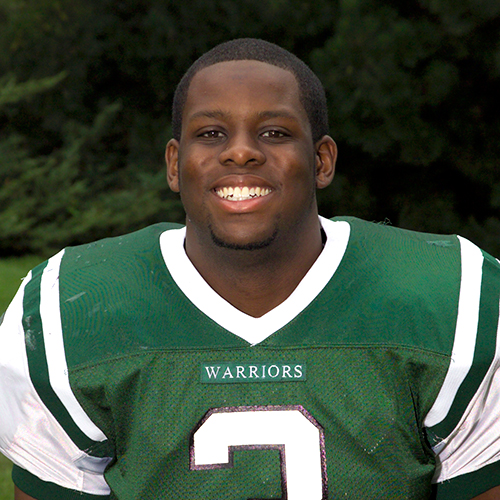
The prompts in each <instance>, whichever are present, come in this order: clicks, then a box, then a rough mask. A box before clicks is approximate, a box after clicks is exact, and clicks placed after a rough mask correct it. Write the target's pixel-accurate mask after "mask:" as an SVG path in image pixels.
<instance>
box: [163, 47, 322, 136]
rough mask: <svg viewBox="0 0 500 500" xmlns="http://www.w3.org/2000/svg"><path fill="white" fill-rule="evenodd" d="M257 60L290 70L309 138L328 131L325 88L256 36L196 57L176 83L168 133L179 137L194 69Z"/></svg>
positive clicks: (288, 56) (292, 57)
mask: <svg viewBox="0 0 500 500" xmlns="http://www.w3.org/2000/svg"><path fill="white" fill-rule="evenodd" d="M242 60H249V61H260V62H264V63H267V64H272V65H273V66H277V67H278V68H282V69H286V70H288V71H290V72H291V73H292V74H293V75H294V76H295V79H296V80H297V84H298V86H299V98H300V102H301V103H302V105H303V106H304V109H305V111H306V113H307V117H308V118H309V123H310V125H311V131H312V136H313V141H314V142H316V141H318V140H319V139H321V137H323V136H324V135H326V134H328V109H327V105H326V96H325V89H324V88H323V85H322V84H321V82H320V80H319V78H318V77H317V76H316V75H315V74H314V73H313V71H312V70H311V68H309V66H307V64H305V63H304V62H303V61H301V60H300V59H299V58H298V57H297V56H295V55H293V54H292V53H291V52H288V50H285V49H283V48H282V47H280V46H278V45H276V44H274V43H270V42H267V41H265V40H259V39H257V38H238V39H236V40H231V41H229V42H224V43H221V44H220V45H217V46H216V47H214V48H213V49H211V50H209V51H208V52H206V53H205V54H203V55H202V56H201V57H200V58H198V59H197V60H196V61H195V62H194V63H193V64H192V65H191V67H190V68H189V69H188V70H187V71H186V73H185V74H184V76H183V77H182V79H181V81H180V82H179V84H178V85H177V88H176V90H175V94H174V102H173V106H172V134H173V136H174V139H177V140H180V137H181V129H182V113H183V111H184V106H185V104H186V99H187V94H188V90H189V85H190V84H191V80H192V79H193V77H194V76H195V75H196V73H198V71H200V70H202V69H204V68H206V67H208V66H212V65H213V64H217V63H220V62H226V61H242Z"/></svg>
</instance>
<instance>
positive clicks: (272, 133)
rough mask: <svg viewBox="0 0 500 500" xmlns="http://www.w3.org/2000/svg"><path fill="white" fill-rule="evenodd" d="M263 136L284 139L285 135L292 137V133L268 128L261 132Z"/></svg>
mask: <svg viewBox="0 0 500 500" xmlns="http://www.w3.org/2000/svg"><path fill="white" fill-rule="evenodd" d="M261 136H262V137H264V138H266V139H284V138H285V137H290V134H287V133H286V132H283V131H282V130H276V129H272V130H266V131H265V132H263V133H262V134H261Z"/></svg>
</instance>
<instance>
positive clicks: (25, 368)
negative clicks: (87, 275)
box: [0, 253, 111, 500]
mask: <svg viewBox="0 0 500 500" xmlns="http://www.w3.org/2000/svg"><path fill="white" fill-rule="evenodd" d="M61 258H62V253H61V254H58V255H56V256H55V257H53V258H52V259H50V260H49V261H48V262H46V263H44V264H41V265H40V266H38V267H37V268H35V269H34V270H33V271H32V272H30V273H29V274H28V276H27V277H26V278H25V279H24V281H23V283H22V285H21V288H20V289H19V291H18V293H17V294H16V296H15V298H14V299H13V301H12V303H11V305H10V306H9V308H8V309H7V312H6V313H5V316H4V318H3V322H2V323H1V325H0V451H1V452H2V453H3V454H4V455H5V456H6V457H7V458H9V459H10V460H11V461H12V462H13V463H14V469H13V479H14V483H15V484H16V485H17V486H18V487H19V488H20V489H21V490H22V491H24V492H25V493H27V494H29V495H30V496H32V497H34V498H36V499H39V500H49V499H50V500H53V499H54V498H59V499H61V500H73V499H75V500H76V499H78V500H81V499H87V498H88V499H100V500H103V499H107V498H109V494H110V489H109V487H108V485H107V483H106V481H105V479H104V475H103V474H104V470H105V468H106V466H107V465H108V464H109V462H110V461H111V457H110V456H109V452H108V453H104V450H106V451H108V450H107V446H106V444H107V440H106V436H104V434H103V433H102V432H101V431H100V430H99V429H98V428H97V427H96V426H95V425H94V424H93V423H92V422H91V421H90V419H89V417H88V416H87V415H86V414H85V413H84V410H83V409H82V407H81V406H80V405H79V403H78V401H77V400H76V398H75V396H74V394H73V393H72V391H71V388H70V383H69V377H68V370H67V365H66V362H65V356H64V345H63V341H62V338H63V337H62V331H61V327H60V313H59V286H58V285H59V265H60V261H61Z"/></svg>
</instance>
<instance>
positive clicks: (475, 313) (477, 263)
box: [424, 236, 484, 427]
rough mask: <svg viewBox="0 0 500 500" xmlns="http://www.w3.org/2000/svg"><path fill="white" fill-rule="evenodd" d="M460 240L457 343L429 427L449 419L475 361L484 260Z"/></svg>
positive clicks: (475, 249)
mask: <svg viewBox="0 0 500 500" xmlns="http://www.w3.org/2000/svg"><path fill="white" fill-rule="evenodd" d="M458 238H459V241H460V251H461V258H462V277H461V283H460V296H459V301H458V316H457V325H456V330H455V341H454V343H453V351H452V354H451V361H450V366H449V368H448V372H447V374H446V377H445V379H444V382H443V385H442V387H441V390H440V392H439V394H438V397H437V398H436V401H435V402H434V405H433V406H432V408H431V410H430V411H429V413H428V414H427V417H426V418H425V421H424V425H425V426H426V427H432V426H434V425H437V424H439V423H440V422H442V421H443V420H444V419H445V418H446V415H448V412H449V411H450V408H451V405H452V404H453V400H454V399H455V396H456V394H457V392H458V389H459V388H460V386H461V384H462V382H463V381H464V379H465V377H466V376H467V373H469V370H470V368H471V366H472V361H473V359H474V350H475V347H476V337H477V326H478V320H479V301H480V298H481V281H482V268H483V260H484V258H483V254H482V252H481V250H480V249H479V248H478V247H477V246H476V245H474V244H473V243H471V242H470V241H469V240H466V239H465V238H462V237H460V236H459V237H458Z"/></svg>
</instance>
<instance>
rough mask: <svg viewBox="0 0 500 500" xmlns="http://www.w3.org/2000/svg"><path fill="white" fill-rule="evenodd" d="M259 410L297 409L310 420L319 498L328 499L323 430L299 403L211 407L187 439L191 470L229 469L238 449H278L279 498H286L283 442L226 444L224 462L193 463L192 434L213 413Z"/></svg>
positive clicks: (284, 499) (285, 499)
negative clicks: (314, 437)
mask: <svg viewBox="0 0 500 500" xmlns="http://www.w3.org/2000/svg"><path fill="white" fill-rule="evenodd" d="M259 411H299V412H300V413H301V414H302V415H303V416H304V417H305V418H306V419H307V420H309V422H311V423H312V424H313V425H314V426H315V427H316V428H317V429H318V432H319V447H320V461H321V482H322V497H321V500H327V499H328V474H327V467H326V452H325V432H324V429H323V427H322V426H321V425H320V424H319V422H318V421H317V420H316V419H315V418H314V417H313V416H312V415H311V414H310V413H309V412H308V411H307V410H306V409H305V408H304V407H303V406H301V405H280V406H274V405H270V406H227V407H220V408H211V409H210V410H208V411H207V412H206V413H205V415H204V416H203V417H202V419H201V420H200V421H199V422H198V424H197V425H196V427H195V428H194V430H193V432H192V433H191V436H190V440H189V461H190V464H189V468H190V470H193V471H197V470H199V471H201V470H214V469H230V468H232V467H233V466H234V452H235V451H239V450H278V451H279V454H280V470H281V491H282V497H281V499H280V500H287V498H288V495H287V477H286V456H285V445H284V444H272V445H269V444H265V445H259V444H251V445H236V446H231V445H230V446H228V455H229V460H228V461H227V462H225V463H214V464H200V465H197V464H196V463H195V444H194V436H195V434H196V433H197V432H198V430H199V429H200V428H201V427H202V426H203V425H204V424H205V422H206V421H207V420H208V419H209V418H210V416H211V415H213V414H214V413H235V412H259ZM249 500H265V499H249Z"/></svg>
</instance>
